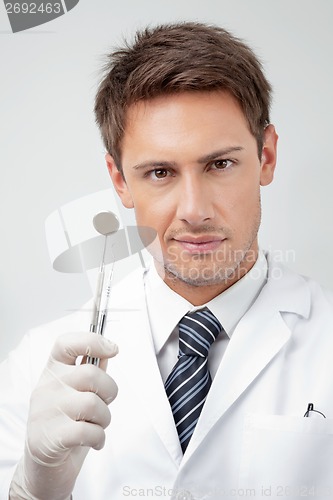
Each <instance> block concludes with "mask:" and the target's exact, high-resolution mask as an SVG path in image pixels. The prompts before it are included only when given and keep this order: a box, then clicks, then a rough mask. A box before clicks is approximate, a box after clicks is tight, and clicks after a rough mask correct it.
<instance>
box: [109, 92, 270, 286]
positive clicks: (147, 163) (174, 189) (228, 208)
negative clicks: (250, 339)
mask: <svg viewBox="0 0 333 500" xmlns="http://www.w3.org/2000/svg"><path fill="white" fill-rule="evenodd" d="M275 147H276V134H275V131H274V127H273V126H270V127H268V129H266V131H265V146H264V149H263V155H262V159H261V160H259V158H258V149H257V142H256V140H255V138H254V137H253V135H252V134H251V132H250V130H249V127H248V124H247V122H246V119H245V117H244V115H243V112H242V110H241V108H240V106H239V104H238V103H237V101H236V100H235V99H234V98H233V97H232V96H231V95H230V94H228V93H224V92H209V93H208V92H188V93H180V94H178V95H170V96H162V97H159V98H155V99H152V100H148V101H145V102H140V103H138V104H135V105H133V106H131V107H130V108H129V110H128V113H127V122H126V128H125V134H124V138H123V141H122V144H121V149H122V156H121V160H122V168H123V173H124V178H125V180H124V179H123V178H122V176H121V174H119V172H117V170H116V168H115V165H114V163H113V161H112V158H111V157H109V155H108V157H107V161H108V166H109V169H110V173H111V176H112V179H113V182H114V185H115V187H116V189H117V191H118V193H119V195H120V197H121V199H122V201H123V203H124V205H125V206H127V207H133V206H134V208H135V213H136V220H137V224H138V226H149V227H151V228H153V229H154V230H156V232H157V238H156V240H155V241H154V243H153V244H151V245H150V246H149V251H150V252H151V253H152V255H153V257H154V259H155V264H156V267H157V270H158V272H159V274H160V275H161V276H162V277H163V278H164V279H165V280H166V281H167V282H168V281H169V282H172V283H173V288H177V285H175V283H180V282H181V283H182V284H183V285H184V284H185V285H186V286H190V287H193V286H194V287H201V286H210V287H213V288H214V289H215V288H216V290H217V291H222V289H224V288H226V287H227V286H226V283H228V286H230V284H232V283H233V282H235V281H237V279H239V278H240V277H241V276H242V275H244V274H245V273H246V272H247V271H248V270H249V269H250V268H251V267H252V265H253V264H254V262H255V260H256V256H257V233H258V229H259V224H260V213H261V209H260V185H261V184H262V185H264V184H268V183H269V182H271V180H272V177H273V171H274V166H275Z"/></svg>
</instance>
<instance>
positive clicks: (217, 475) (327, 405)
mask: <svg viewBox="0 0 333 500" xmlns="http://www.w3.org/2000/svg"><path fill="white" fill-rule="evenodd" d="M269 103H270V85H269V83H268V82H267V80H266V78H265V77H264V75H263V73H262V69H261V66H260V64H259V62H258V60H257V59H256V57H255V56H254V55H253V53H252V51H251V50H250V49H249V48H248V47H247V46H246V45H244V44H243V43H242V42H241V41H239V40H237V39H236V38H234V37H233V36H232V35H230V34H229V33H227V32H226V31H224V30H223V29H220V28H217V27H209V26H205V25H202V24H196V23H184V24H176V25H170V26H160V27H157V28H154V29H147V30H145V31H144V32H142V33H139V34H138V35H137V38H136V40H135V41H134V43H133V44H132V45H131V46H127V47H125V48H123V49H120V50H118V51H116V52H115V53H114V54H112V55H111V57H110V62H109V66H108V68H107V71H106V75H105V78H104V79H103V81H102V83H101V85H100V88H99V91H98V94H97V98H96V107H95V111H96V117H97V122H98V125H99V126H100V128H101V132H102V136H103V140H104V143H105V146H106V149H107V155H106V161H107V166H108V169H109V172H110V175H111V178H112V181H113V184H114V187H115V189H116V191H117V193H118V195H119V196H120V198H121V200H122V203H123V204H124V205H125V206H126V207H128V208H131V207H134V209H135V213H136V218H137V223H138V226H139V227H140V226H148V227H151V228H153V229H154V230H155V231H156V232H157V237H156V239H155V240H154V242H153V243H151V244H150V245H149V247H148V249H149V251H150V253H151V255H152V258H153V262H152V265H151V266H150V267H149V269H148V270H146V271H144V272H141V271H137V272H135V273H134V274H133V275H131V276H128V277H125V278H124V280H123V282H121V283H120V285H119V286H117V289H116V290H113V295H112V299H111V300H112V307H113V309H114V311H111V312H110V315H109V322H108V325H107V328H106V334H105V338H101V337H98V336H96V335H94V334H91V333H85V332H79V333H77V332H78V331H79V330H80V329H83V330H84V329H85V327H86V325H87V323H88V318H87V317H85V315H84V313H82V312H81V313H80V314H75V315H73V316H72V317H69V318H64V319H62V320H60V321H56V322H54V323H52V324H51V325H48V326H47V328H45V327H44V328H40V329H37V330H36V331H35V332H33V333H31V334H30V335H29V336H27V337H26V338H25V339H24V340H23V343H22V345H21V347H19V348H18V349H17V351H16V352H14V353H13V354H12V355H11V356H10V358H9V360H8V361H7V362H6V363H5V364H3V366H2V372H1V374H2V373H3V376H2V378H1V380H6V382H5V384H4V387H3V390H2V393H3V395H2V417H1V426H2V431H1V432H2V435H1V447H0V463H1V468H2V470H3V474H2V476H3V483H2V490H1V491H2V495H3V498H7V495H8V491H9V497H10V498H11V499H14V498H15V499H16V498H38V499H67V498H70V497H71V495H72V494H73V498H78V499H79V500H85V499H94V500H95V499H101V500H105V499H110V498H111V499H116V500H119V499H121V498H125V497H129V498H134V497H137V496H140V497H152V498H158V497H164V498H172V499H184V500H185V499H191V498H195V499H207V498H214V499H218V498H241V497H246V496H251V497H256V498H262V497H264V496H271V497H273V498H278V497H285V498H294V499H295V498H299V497H301V496H312V497H315V498H327V497H329V496H331V495H332V492H333V479H332V477H331V470H332V465H333V438H332V431H333V424H332V422H333V421H332V420H331V418H332V415H333V393H332V387H331V385H332V384H331V380H332V372H333V367H332V363H331V356H330V347H331V344H332V341H331V324H332V319H333V314H332V295H331V294H329V293H327V292H324V291H323V290H322V289H321V288H320V287H319V286H318V285H316V284H315V283H313V282H312V281H310V280H307V279H305V278H303V277H300V276H298V275H296V274H294V273H291V272H289V271H288V270H286V269H284V268H283V267H280V266H276V265H275V263H274V262H273V261H272V259H271V258H270V257H269V256H268V255H265V254H264V253H263V252H262V251H260V250H259V248H258V241H257V234H258V229H259V225H260V186H265V185H267V184H269V183H270V182H271V181H272V179H273V173H274V168H275V163H276V144H277V134H276V132H275V129H274V126H273V125H272V124H270V121H269ZM71 331H72V332H76V333H68V332H71ZM111 341H112V342H111ZM53 342H54V346H53V348H52V350H51V355H50V358H49V361H48V363H47V366H46V368H44V370H43V366H44V363H45V359H46V356H47V352H48V351H49V350H50V349H51V346H52V343H53ZM117 346H119V353H118V354H117V352H118V347H117ZM116 354H117V355H116ZM87 355H90V356H93V357H98V358H100V359H101V363H100V367H96V366H92V365H89V364H86V363H85V362H84V361H85V358H84V359H83V362H80V361H79V360H78V358H79V359H80V356H84V357H85V356H87ZM110 358H111V359H110ZM108 359H110V361H109V365H108V368H107V367H106V365H107V360H108ZM177 359H178V361H177ZM8 373H9V375H10V381H9V380H8ZM41 373H42V374H41ZM40 374H41V376H40ZM116 383H117V385H116ZM117 386H118V389H119V392H118V395H117ZM34 387H35V388H34ZM30 391H32V396H31V401H30V407H29V394H30ZM116 395H117V397H116ZM111 401H113V402H112V405H111V414H112V418H111V423H110V413H109V410H108V404H109V403H110V402H111ZM311 405H312V406H311ZM304 415H306V416H305V417H304ZM325 417H328V418H325ZM109 424H110V425H109ZM105 434H106V436H105ZM25 435H26V438H25ZM24 441H25V445H24ZM1 454H2V458H1ZM18 462H19V463H18ZM17 463H18V465H17Z"/></svg>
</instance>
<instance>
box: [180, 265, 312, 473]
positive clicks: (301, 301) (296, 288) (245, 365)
mask: <svg viewBox="0 0 333 500" xmlns="http://www.w3.org/2000/svg"><path fill="white" fill-rule="evenodd" d="M273 267H274V266H272V264H271V268H270V271H271V272H272V269H273ZM278 269H279V271H280V275H279V276H280V277H279V280H278V281H274V280H273V279H270V280H269V282H268V284H267V285H266V286H265V287H264V289H263V291H262V292H261V295H260V296H259V298H258V299H257V301H256V303H255V304H254V305H253V306H252V307H251V309H250V310H249V311H248V312H247V314H245V316H244V317H243V318H242V319H241V321H240V322H239V324H238V325H237V327H236V329H235V331H234V332H233V334H232V337H231V339H230V342H229V345H228V347H227V350H226V352H225V354H224V357H223V359H222V361H221V364H220V366H219V369H218V371H217V373H216V375H215V378H214V380H213V383H212V386H211V389H210V392H209V394H208V397H207V400H206V402H205V406H204V408H203V410H202V413H201V415H200V419H199V421H198V423H197V425H196V428H195V431H194V434H193V436H192V438H191V441H190V443H189V445H188V448H187V450H186V453H185V456H184V461H183V462H182V466H183V465H184V464H185V463H186V462H187V461H188V459H189V457H190V456H191V455H192V454H193V453H194V452H195V451H196V449H197V448H198V446H199V445H200V443H201V442H202V441H203V440H204V438H205V436H206V435H207V433H208V432H209V431H210V430H211V429H212V427H213V426H214V424H215V423H216V422H217V421H218V420H219V419H220V418H221V417H222V416H223V415H224V413H225V412H226V411H227V410H228V409H229V408H230V407H231V406H232V405H233V404H234V403H235V402H236V401H237V399H238V398H239V397H240V396H241V395H242V394H243V393H244V392H245V391H246V390H247V389H248V387H249V386H250V385H251V384H252V383H253V381H254V380H255V379H256V378H257V377H258V376H259V375H260V373H261V372H262V371H263V370H264V369H265V367H266V366H267V365H268V364H269V363H270V362H271V361H272V359H273V358H274V357H275V356H276V355H277V354H278V353H279V351H280V350H281V349H282V348H283V346H284V345H285V344H286V343H287V342H288V340H289V338H290V335H291V330H290V329H289V327H288V326H287V325H286V323H285V321H284V319H283V317H282V314H281V312H282V311H288V312H294V313H297V314H299V315H303V316H307V315H308V314H309V308H310V294H309V291H308V289H307V287H306V286H304V279H303V278H302V277H299V276H297V275H295V274H294V273H290V272H289V271H288V270H286V269H284V268H281V267H279V268H278Z"/></svg>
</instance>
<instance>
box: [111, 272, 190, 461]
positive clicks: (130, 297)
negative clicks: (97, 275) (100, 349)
mask: <svg viewBox="0 0 333 500" xmlns="http://www.w3.org/2000/svg"><path fill="white" fill-rule="evenodd" d="M142 281H143V280H142V278H140V277H139V276H138V279H137V280H135V287H134V288H133V283H131V288H127V292H126V293H125V300H121V298H120V297H119V296H118V306H117V308H118V312H116V313H114V314H113V315H112V320H111V321H110V322H109V323H110V330H111V329H112V330H113V331H117V334H114V335H112V339H113V340H114V341H115V342H117V344H118V345H119V354H118V356H116V358H115V361H117V363H118V364H117V367H118V368H117V369H118V370H119V371H120V372H121V373H122V378H125V379H126V380H127V383H128V384H129V385H130V386H131V387H132V390H133V391H134V392H135V393H138V391H139V393H140V398H142V406H141V408H142V409H143V411H145V412H146V414H147V418H149V419H150V420H151V422H152V425H153V427H154V428H155V431H156V432H157V434H158V435H159V437H160V439H161V440H162V442H163V443H164V446H165V447H166V448H167V450H168V451H169V453H170V455H171V457H172V458H173V460H174V461H175V463H176V464H177V465H178V464H179V462H180V460H181V458H182V451H181V447H180V444H179V438H178V434H177V431H176V428H175V424H174V419H173V416H172V412H171V408H170V404H169V401H168V399H167V396H166V393H165V390H164V384H163V380H162V377H161V374H160V371H159V367H158V364H157V360H156V354H155V349H154V345H153V342H152V336H151V331H150V324H149V319H148V314H147V307H146V300H145V294H144V287H143V284H142ZM133 282H134V280H133ZM131 304H132V305H133V304H135V309H133V308H132V309H131ZM117 324H118V326H117ZM117 358H118V360H117Z"/></svg>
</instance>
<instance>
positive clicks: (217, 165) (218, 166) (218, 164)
mask: <svg viewBox="0 0 333 500" xmlns="http://www.w3.org/2000/svg"><path fill="white" fill-rule="evenodd" d="M232 165H233V161H232V160H215V161H213V162H212V163H210V167H212V168H213V169H215V170H226V169H227V168H230V167H231V166H232Z"/></svg>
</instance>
